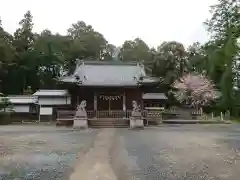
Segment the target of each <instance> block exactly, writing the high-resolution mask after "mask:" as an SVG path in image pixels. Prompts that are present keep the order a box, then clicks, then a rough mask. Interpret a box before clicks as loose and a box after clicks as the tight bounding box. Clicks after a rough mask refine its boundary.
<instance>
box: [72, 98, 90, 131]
mask: <svg viewBox="0 0 240 180" xmlns="http://www.w3.org/2000/svg"><path fill="white" fill-rule="evenodd" d="M86 105H87V102H86V101H85V100H84V101H82V102H81V104H80V105H79V106H78V107H77V111H76V114H75V117H74V120H73V127H74V128H81V129H82V128H83V129H85V128H88V119H87V112H86V110H85V107H86Z"/></svg>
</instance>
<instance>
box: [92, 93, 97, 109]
mask: <svg viewBox="0 0 240 180" xmlns="http://www.w3.org/2000/svg"><path fill="white" fill-rule="evenodd" d="M93 103H94V105H93V106H94V107H93V108H94V111H97V93H96V92H94V102H93Z"/></svg>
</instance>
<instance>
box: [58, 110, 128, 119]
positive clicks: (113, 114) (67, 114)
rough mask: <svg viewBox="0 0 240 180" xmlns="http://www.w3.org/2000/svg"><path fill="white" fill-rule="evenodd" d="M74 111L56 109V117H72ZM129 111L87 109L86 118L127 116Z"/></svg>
mask: <svg viewBox="0 0 240 180" xmlns="http://www.w3.org/2000/svg"><path fill="white" fill-rule="evenodd" d="M75 112H76V111H72V110H69V111H66V110H64V111H58V112H57V119H71V118H72V119H73V118H74V115H75ZM130 116H131V111H121V110H119V111H117V110H114V111H87V117H88V118H90V119H91V118H129V117H130Z"/></svg>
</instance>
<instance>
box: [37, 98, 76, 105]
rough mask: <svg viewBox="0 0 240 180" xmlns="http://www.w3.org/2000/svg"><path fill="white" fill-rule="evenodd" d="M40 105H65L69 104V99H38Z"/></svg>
mask: <svg viewBox="0 0 240 180" xmlns="http://www.w3.org/2000/svg"><path fill="white" fill-rule="evenodd" d="M38 103H39V104H40V105H67V104H71V97H67V96H65V97H41V96H39V97H38Z"/></svg>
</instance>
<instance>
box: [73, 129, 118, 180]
mask: <svg viewBox="0 0 240 180" xmlns="http://www.w3.org/2000/svg"><path fill="white" fill-rule="evenodd" d="M114 134H115V129H103V130H102V131H101V132H99V134H98V135H97V137H96V139H95V142H94V145H93V148H91V149H90V150H89V152H87V153H86V154H85V155H84V156H83V157H81V155H80V157H78V160H77V164H76V166H75V168H74V172H73V173H72V174H71V175H70V178H69V179H70V180H79V179H83V180H108V179H109V180H116V179H117V178H116V176H115V174H114V172H113V169H112V168H111V165H110V163H109V155H108V154H109V150H110V148H111V145H112V143H113V140H114Z"/></svg>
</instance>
